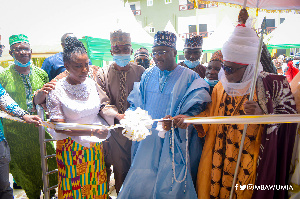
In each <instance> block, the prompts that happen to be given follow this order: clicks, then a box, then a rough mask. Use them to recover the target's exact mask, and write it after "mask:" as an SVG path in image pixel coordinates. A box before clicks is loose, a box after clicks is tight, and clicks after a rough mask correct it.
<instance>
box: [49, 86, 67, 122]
mask: <svg viewBox="0 0 300 199" xmlns="http://www.w3.org/2000/svg"><path fill="white" fill-rule="evenodd" d="M57 90H58V88H56V90H55V91H57ZM46 103H47V109H48V111H49V114H50V119H51V120H52V119H65V118H64V114H63V111H62V105H61V102H60V100H59V98H58V96H57V95H56V92H55V93H54V92H53V91H51V92H50V93H49V95H48V96H47V102H46Z"/></svg>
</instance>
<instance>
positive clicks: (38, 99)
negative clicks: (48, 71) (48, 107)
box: [33, 81, 56, 104]
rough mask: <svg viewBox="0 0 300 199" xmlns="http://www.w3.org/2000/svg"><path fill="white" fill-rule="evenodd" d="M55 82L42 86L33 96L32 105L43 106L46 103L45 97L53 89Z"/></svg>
mask: <svg viewBox="0 0 300 199" xmlns="http://www.w3.org/2000/svg"><path fill="white" fill-rule="evenodd" d="M55 85H56V82H53V81H52V82H48V83H46V84H44V86H43V87H42V88H41V89H40V90H39V91H38V92H37V94H36V95H35V96H34V99H33V101H34V103H35V104H43V103H45V101H46V95H47V94H48V93H49V92H50V91H52V90H54V89H55Z"/></svg>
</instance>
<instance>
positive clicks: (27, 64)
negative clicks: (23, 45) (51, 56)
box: [14, 59, 31, 68]
mask: <svg viewBox="0 0 300 199" xmlns="http://www.w3.org/2000/svg"><path fill="white" fill-rule="evenodd" d="M14 62H15V65H18V66H20V67H24V68H25V67H27V66H30V65H31V60H30V61H29V62H27V63H26V64H22V63H21V62H19V61H18V60H16V59H14Z"/></svg>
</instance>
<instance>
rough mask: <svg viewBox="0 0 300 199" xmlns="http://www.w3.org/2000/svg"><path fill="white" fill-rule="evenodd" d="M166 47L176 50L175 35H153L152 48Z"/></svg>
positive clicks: (168, 33) (162, 33)
mask: <svg viewBox="0 0 300 199" xmlns="http://www.w3.org/2000/svg"><path fill="white" fill-rule="evenodd" d="M156 46H168V47H171V48H174V49H176V35H175V34H174V33H172V32H168V31H158V32H157V33H156V34H155V35H154V43H153V47H156Z"/></svg>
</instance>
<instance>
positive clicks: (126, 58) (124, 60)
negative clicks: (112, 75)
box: [113, 54, 130, 67]
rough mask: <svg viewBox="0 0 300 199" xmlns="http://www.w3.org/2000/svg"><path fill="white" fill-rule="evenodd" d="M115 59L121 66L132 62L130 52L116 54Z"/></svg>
mask: <svg viewBox="0 0 300 199" xmlns="http://www.w3.org/2000/svg"><path fill="white" fill-rule="evenodd" d="M113 60H114V62H116V64H117V65H118V66H120V67H125V66H126V65H127V64H128V63H129V62H130V54H115V55H113Z"/></svg>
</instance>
